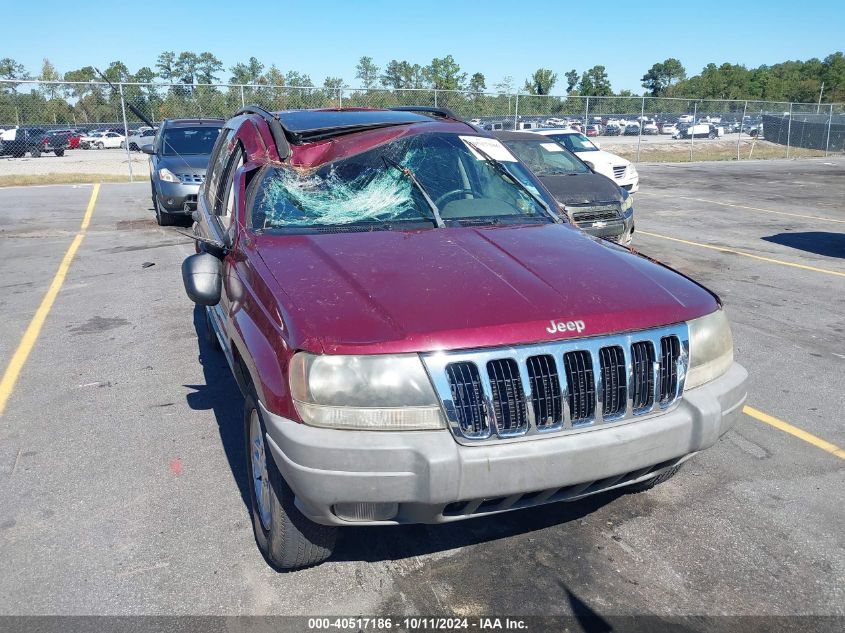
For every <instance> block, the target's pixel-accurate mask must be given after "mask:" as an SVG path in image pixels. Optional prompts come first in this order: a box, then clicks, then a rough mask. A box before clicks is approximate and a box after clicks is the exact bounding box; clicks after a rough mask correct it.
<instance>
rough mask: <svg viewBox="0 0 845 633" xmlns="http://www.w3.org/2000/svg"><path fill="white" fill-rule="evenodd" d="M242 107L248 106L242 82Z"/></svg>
mask: <svg viewBox="0 0 845 633" xmlns="http://www.w3.org/2000/svg"><path fill="white" fill-rule="evenodd" d="M241 107H242V108H245V107H246V101H245V100H244V85H243V84H241Z"/></svg>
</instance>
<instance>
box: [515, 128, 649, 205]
mask: <svg viewBox="0 0 845 633" xmlns="http://www.w3.org/2000/svg"><path fill="white" fill-rule="evenodd" d="M526 131H527V132H533V133H534V134H542V135H543V136H548V137H550V138H551V140H553V141H555V142H556V143H559V144H560V145H563V146H564V147H565V148H566V149H568V150H569V151H570V152H573V153H574V154H576V155H577V156H578V158H580V159H581V160H583V161H584V162H585V163H587V164H588V165H589V166H590V167H592V169H593V171H595V172H596V173H598V174H601V175H603V176H607V177H608V178H610V179H611V180H612V181H613V182H615V183H616V184H617V185H619V186H620V187H622V188H623V189H625V190H626V191H628V193H636V192H637V191H639V188H640V175H639V174H638V173H637V168H636V167H634V165H633V163H631V161H629V160H627V159H625V158H622V157H621V156H617V155H616V154H611V153H610V152H605V151H604V150H602V149H599V146H598V145H596V144H595V143H593V142H592V141H591V140H590V139H588V138H587V137H586V136H584V135H583V134H581V132H577V131H575V130H561V129H554V128H552V129H549V128H544V129H534V130H526Z"/></svg>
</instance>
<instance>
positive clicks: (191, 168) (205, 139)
mask: <svg viewBox="0 0 845 633" xmlns="http://www.w3.org/2000/svg"><path fill="white" fill-rule="evenodd" d="M222 126H223V120H222V119H167V120H165V121H163V122H162V124H161V128H160V131H159V134H158V136H155V137H154V139H155V144H147V145H142V146H141V151H143V152H144V153H145V154H149V155H150V187H151V189H152V191H151V195H152V202H153V208H154V209H155V214H156V222H157V223H158V225H159V226H165V225H169V224H173V223H174V222H175V221H177V220H178V219H184V218H190V216H191V213H192V212H193V210H194V209H196V205H197V192H198V191H199V188H200V185H201V184H202V182H203V181H204V180H205V172H206V169H207V168H208V158H209V154H211V148H212V147H213V146H214V143H215V142H216V141H217V137H218V135H219V134H220V129H221V128H222Z"/></svg>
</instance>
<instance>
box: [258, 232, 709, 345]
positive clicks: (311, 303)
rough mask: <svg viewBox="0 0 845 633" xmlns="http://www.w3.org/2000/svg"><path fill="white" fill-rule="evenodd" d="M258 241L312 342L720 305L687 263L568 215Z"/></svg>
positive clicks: (410, 337) (293, 328) (438, 338)
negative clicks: (681, 267) (614, 241)
mask: <svg viewBox="0 0 845 633" xmlns="http://www.w3.org/2000/svg"><path fill="white" fill-rule="evenodd" d="M255 248H256V249H257V250H258V252H259V253H260V255H261V258H262V259H263V261H264V263H265V264H266V265H267V267H268V269H269V273H270V274H271V275H272V277H273V280H272V281H275V287H273V284H272V283H271V291H272V292H273V293H274V294H275V297H276V299H277V301H278V302H279V313H280V314H281V315H282V317H283V319H284V321H285V327H286V328H287V330H288V332H289V336H290V343H291V345H292V346H293V347H294V348H298V349H305V350H309V351H313V352H325V353H336V354H340V353H389V352H418V351H432V350H439V349H458V348H474V347H485V346H493V345H514V344H519V343H532V342H538V341H544V340H556V339H563V338H572V337H578V336H582V337H583V336H594V335H599V334H607V333H612V332H622V331H628V330H638V329H643V328H648V327H653V326H658V325H665V324H669V323H677V322H680V321H684V320H687V319H691V318H694V317H698V316H702V315H704V314H706V313H709V312H712V311H713V310H715V309H716V307H717V303H716V299H715V298H714V297H713V295H711V294H710V293H709V292H708V291H706V290H705V289H703V288H702V287H700V286H698V285H696V284H695V283H693V282H691V281H689V280H688V279H686V278H684V277H682V276H681V275H679V274H677V273H675V272H673V271H671V270H669V269H667V268H664V267H663V266H660V265H658V264H655V263H653V262H650V261H648V260H646V259H644V258H642V257H638V256H636V255H634V254H632V253H630V252H628V251H626V250H624V249H621V248H619V247H617V246H614V245H611V244H609V243H607V242H603V241H601V240H597V239H594V238H591V237H589V236H586V235H585V234H583V233H581V232H580V231H579V230H577V229H575V228H573V227H571V226H568V225H541V226H521V227H498V228H493V227H491V228H448V229H439V230H438V229H430V230H423V231H413V232H400V231H383V232H372V233H335V234H320V235H287V236H279V235H269V234H264V235H260V236H258V237H257V240H256V243H255ZM579 321H580V322H583V327H581V326H580V324H579V326H578V327H577V328H576V327H571V326H570V328H567V327H565V326H564V327H562V328H557V327H555V324H556V323H563V324H566V323H569V322H573V323H575V322H579ZM552 330H554V332H552ZM560 330H562V331H560ZM578 330H581V331H580V332H579V331H578Z"/></svg>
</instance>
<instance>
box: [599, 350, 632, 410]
mask: <svg viewBox="0 0 845 633" xmlns="http://www.w3.org/2000/svg"><path fill="white" fill-rule="evenodd" d="M599 359H600V361H601V363H600V367H601V385H602V392H601V395H602V403H603V407H602V414H603V415H604V418H605V419H608V418H611V417H614V416H618V415H621V414H623V413H625V403H626V401H627V399H628V382H627V377H626V374H627V373H628V372H627V371H626V369H627V368H626V365H625V352H623V351H622V348H621V347H619V346H618V345H615V346H613V347H602V348H601V349H600V350H599Z"/></svg>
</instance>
